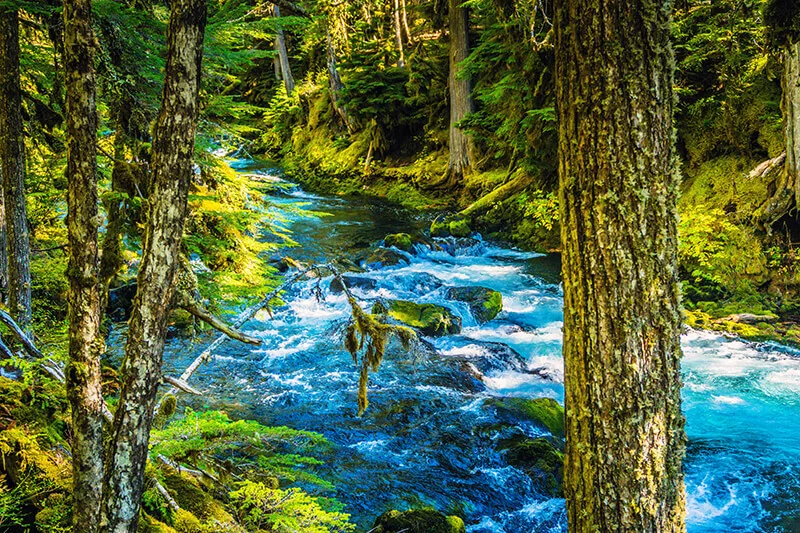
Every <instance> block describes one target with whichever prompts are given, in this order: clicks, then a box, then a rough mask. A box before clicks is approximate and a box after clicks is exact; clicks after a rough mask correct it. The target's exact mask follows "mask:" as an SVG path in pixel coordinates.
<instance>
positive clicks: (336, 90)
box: [325, 27, 357, 133]
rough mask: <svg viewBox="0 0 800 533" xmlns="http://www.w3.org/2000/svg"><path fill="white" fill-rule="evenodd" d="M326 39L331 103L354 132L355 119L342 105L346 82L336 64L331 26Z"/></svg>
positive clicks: (349, 129)
mask: <svg viewBox="0 0 800 533" xmlns="http://www.w3.org/2000/svg"><path fill="white" fill-rule="evenodd" d="M325 41H326V49H327V66H328V90H329V91H330V96H331V105H333V109H334V111H336V114H337V115H339V118H340V119H342V122H343V123H344V125H345V127H346V128H347V131H349V132H351V133H352V132H353V131H355V129H356V127H357V126H356V124H355V119H354V118H353V117H352V116H350V114H349V113H348V112H347V109H345V107H344V105H342V99H341V94H342V89H344V83H342V78H341V76H339V69H338V67H337V66H336V48H335V47H334V45H333V37H332V36H331V32H330V29H329V28H327V27H326V28H325Z"/></svg>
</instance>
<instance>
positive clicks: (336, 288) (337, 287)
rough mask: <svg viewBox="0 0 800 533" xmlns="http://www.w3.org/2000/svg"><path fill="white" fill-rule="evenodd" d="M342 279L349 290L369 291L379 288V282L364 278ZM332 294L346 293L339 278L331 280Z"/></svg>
mask: <svg viewBox="0 0 800 533" xmlns="http://www.w3.org/2000/svg"><path fill="white" fill-rule="evenodd" d="M341 279H343V280H344V282H345V284H346V285H347V288H348V289H353V288H358V289H363V290H366V291H368V290H372V289H374V288H375V287H377V286H378V281H377V280H375V279H372V278H365V277H364V276H342V278H341ZM331 292H332V293H333V294H339V293H342V292H344V287H342V282H341V281H340V280H339V278H333V279H332V280H331Z"/></svg>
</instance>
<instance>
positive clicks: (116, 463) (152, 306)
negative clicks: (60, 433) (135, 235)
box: [103, 0, 206, 533]
mask: <svg viewBox="0 0 800 533" xmlns="http://www.w3.org/2000/svg"><path fill="white" fill-rule="evenodd" d="M205 23H206V4H205V1H204V0H173V1H172V3H171V13H170V22H169V27H168V29H167V67H166V73H165V78H164V91H163V96H162V103H161V110H160V112H159V116H158V119H157V121H156V125H155V128H154V134H153V160H152V178H151V179H152V181H151V193H150V194H149V196H148V200H147V201H148V204H149V212H148V217H147V226H146V229H145V236H144V245H143V247H142V250H143V252H142V264H141V266H140V267H139V275H138V278H137V284H138V291H137V295H136V300H135V303H134V308H133V311H132V314H131V319H130V322H129V326H128V340H127V343H126V345H125V359H124V361H123V363H122V368H121V375H122V388H121V390H120V399H119V404H118V407H117V410H116V413H115V415H114V425H113V429H112V435H111V445H110V448H109V452H108V460H107V464H106V481H105V486H104V506H103V518H104V522H105V531H109V532H114V533H123V532H127V533H133V532H135V531H136V525H137V521H138V516H139V508H140V505H141V497H142V489H143V483H144V469H145V464H146V462H147V447H148V442H149V438H150V426H151V424H152V420H153V409H154V407H155V400H156V392H157V390H158V384H159V382H160V381H161V362H162V356H163V352H164V339H165V336H166V330H167V318H168V314H169V311H170V302H171V301H172V297H173V294H174V290H175V284H174V280H175V274H176V272H177V269H178V266H179V263H180V258H179V249H180V243H181V238H182V235H183V226H184V222H185V219H186V211H187V197H188V192H189V184H190V182H191V177H192V172H193V167H192V165H193V157H192V156H193V151H194V136H195V131H196V129H197V113H198V105H199V96H198V95H199V87H200V74H201V68H200V65H201V59H202V56H203V31H204V29H205Z"/></svg>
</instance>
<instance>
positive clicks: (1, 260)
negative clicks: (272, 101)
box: [0, 179, 8, 302]
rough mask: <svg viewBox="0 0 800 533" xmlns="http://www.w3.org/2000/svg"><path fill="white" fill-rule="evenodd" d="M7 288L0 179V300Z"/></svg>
mask: <svg viewBox="0 0 800 533" xmlns="http://www.w3.org/2000/svg"><path fill="white" fill-rule="evenodd" d="M7 290H8V241H7V238H6V203H5V201H4V199H3V180H2V179H0V293H2V295H0V301H4V302H5V301H7V300H6V299H5V298H4V297H3V295H5V292H6V291H7Z"/></svg>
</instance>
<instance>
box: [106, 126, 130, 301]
mask: <svg viewBox="0 0 800 533" xmlns="http://www.w3.org/2000/svg"><path fill="white" fill-rule="evenodd" d="M124 156H125V133H124V131H123V127H122V124H121V121H120V120H117V131H116V133H115V135H114V159H115V161H114V168H113V169H112V170H111V194H110V195H109V197H108V198H107V199H105V200H104V202H103V203H104V204H105V208H106V218H107V223H106V233H105V235H104V236H103V246H102V253H101V256H100V274H99V276H100V309H101V311H105V309H106V306H107V304H108V291H109V289H110V288H111V283H112V281H113V280H114V278H115V277H116V276H117V273H119V270H120V268H122V255H121V254H122V227H123V224H124V220H123V205H124V200H123V198H122V196H121V194H122V188H123V187H122V181H123V178H122V175H123V174H124V173H126V172H130V170H129V169H128V166H129V165H128V163H126V162H125V161H123V160H122V158H123V157H124Z"/></svg>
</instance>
